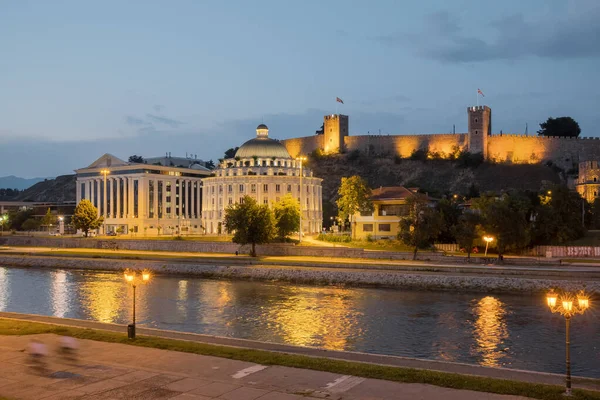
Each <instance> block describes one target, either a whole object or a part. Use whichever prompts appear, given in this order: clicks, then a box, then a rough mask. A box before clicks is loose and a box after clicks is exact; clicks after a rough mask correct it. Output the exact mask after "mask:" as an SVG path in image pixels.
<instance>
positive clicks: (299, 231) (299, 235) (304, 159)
mask: <svg viewBox="0 0 600 400" xmlns="http://www.w3.org/2000/svg"><path fill="white" fill-rule="evenodd" d="M296 161H299V162H300V228H299V229H298V243H301V242H302V193H303V192H304V191H303V190H302V161H306V157H296Z"/></svg>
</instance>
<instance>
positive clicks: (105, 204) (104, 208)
mask: <svg viewBox="0 0 600 400" xmlns="http://www.w3.org/2000/svg"><path fill="white" fill-rule="evenodd" d="M100 173H101V174H102V175H104V188H103V189H104V195H103V196H102V212H103V213H104V214H105V217H104V220H103V221H102V230H103V232H102V233H103V234H104V235H106V217H108V213H107V212H106V206H107V204H108V202H107V200H106V175H108V174H110V171H109V170H108V169H103V170H100Z"/></svg>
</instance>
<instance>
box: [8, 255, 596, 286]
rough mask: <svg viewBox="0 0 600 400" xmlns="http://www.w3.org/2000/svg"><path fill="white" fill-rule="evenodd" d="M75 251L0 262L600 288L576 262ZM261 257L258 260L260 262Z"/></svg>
mask: <svg viewBox="0 0 600 400" xmlns="http://www.w3.org/2000/svg"><path fill="white" fill-rule="evenodd" d="M98 257H99V255H98V254H95V253H92V254H90V255H89V256H88V257H86V256H85V254H82V253H78V254H76V255H74V256H64V255H63V256H49V255H47V253H42V254H41V255H38V256H35V255H25V254H17V253H13V254H10V253H5V252H3V253H0V265H4V266H15V267H45V268H66V269H89V270H103V271H122V270H124V269H126V268H134V269H148V270H150V271H152V272H154V273H155V274H179V275H190V276H198V277H204V278H226V279H243V280H261V281H284V282H292V283H303V284H317V285H355V286H377V287H394V288H405V289H420V290H450V291H471V292H484V293H505V292H509V293H510V292H514V293H523V292H527V293H532V292H533V293H537V292H544V291H547V290H548V289H549V288H551V287H561V288H564V289H566V290H580V289H581V288H586V290H588V291H599V292H600V273H599V271H597V270H596V269H595V268H590V267H580V268H579V269H576V270H572V269H564V268H558V267H545V268H543V267H535V268H533V267H505V268H502V267H477V266H463V267H458V266H455V265H449V266H442V265H435V264H414V265H408V264H394V263H392V262H388V263H387V264H382V265H374V266H373V265H365V264H364V263H357V264H352V263H346V264H344V265H342V266H336V265H332V264H325V266H313V263H312V262H311V261H298V262H297V263H296V265H285V262H284V261H281V260H280V261H273V262H272V263H264V264H260V263H258V264H250V262H249V261H245V260H243V259H237V260H235V261H236V263H235V264H234V263H233V262H232V261H233V260H232V259H231V258H227V257H222V258H205V259H203V258H201V257H198V258H197V259H187V260H186V259H181V258H168V257H167V258H160V259H145V260H138V259H125V258H114V255H111V256H110V258H98ZM259 262H260V261H259Z"/></svg>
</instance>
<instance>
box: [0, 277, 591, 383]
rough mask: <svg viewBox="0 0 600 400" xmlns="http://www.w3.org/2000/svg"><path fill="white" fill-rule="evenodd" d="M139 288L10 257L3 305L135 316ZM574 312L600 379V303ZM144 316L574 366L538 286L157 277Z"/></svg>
mask: <svg viewBox="0 0 600 400" xmlns="http://www.w3.org/2000/svg"><path fill="white" fill-rule="evenodd" d="M131 296H132V291H131V288H130V287H128V286H127V284H126V283H125V282H124V281H123V276H122V275H121V274H118V273H113V272H101V271H89V270H85V271H84V270H61V269H41V268H40V269H38V268H4V267H0V311H11V312H20V313H30V314H41V315H50V316H55V317H67V318H78V319H86V320H94V321H100V322H112V323H120V324H126V323H129V322H130V318H131V304H132V297H131ZM593 306H594V304H593V302H592V310H590V311H589V312H588V313H587V314H586V315H583V316H576V317H574V319H573V320H572V323H571V343H572V344H571V352H572V364H573V373H574V374H576V375H583V376H590V377H595V378H600V340H598V338H599V335H600V321H599V318H598V315H599V314H598V312H597V311H596V310H594V307H593ZM136 312H137V323H138V325H140V326H147V327H152V328H159V329H170V330H176V331H185V332H196V333H204V334H210V335H218V336H228V337H236V338H245V339H253V340H261V341H265V342H274V343H286V344H292V345H300V346H315V347H322V348H326V349H331V350H348V351H360V352H367V353H377V354H388V355H398V356H407V357H416V358H427V359H434V360H445V361H455V362H464V363H471V364H479V365H486V366H500V367H507V368H517V369H527V370H536V371H545V372H557V373H562V372H563V371H564V339H565V331H564V319H563V318H562V317H560V316H558V315H555V314H551V313H550V312H549V311H548V310H547V307H546V306H545V303H544V298H543V297H541V296H537V295H535V296H534V295H485V294H472V293H456V292H438V291H407V290H399V289H381V288H357V287H321V286H309V285H297V284H288V283H273V282H248V281H230V280H212V279H200V278H190V277H181V276H155V277H153V279H152V281H151V282H150V283H149V284H148V285H144V286H140V287H138V290H137V309H136Z"/></svg>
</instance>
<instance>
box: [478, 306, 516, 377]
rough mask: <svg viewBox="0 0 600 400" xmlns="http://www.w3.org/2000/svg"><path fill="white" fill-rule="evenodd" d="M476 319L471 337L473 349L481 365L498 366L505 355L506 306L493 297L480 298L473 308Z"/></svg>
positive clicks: (506, 335) (506, 334)
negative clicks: (473, 340) (472, 337)
mask: <svg viewBox="0 0 600 400" xmlns="http://www.w3.org/2000/svg"><path fill="white" fill-rule="evenodd" d="M473 313H474V315H475V317H476V319H475V322H474V324H473V336H474V339H475V343H476V345H477V347H476V348H475V349H474V350H475V352H476V353H477V354H479V356H480V357H481V362H480V363H481V364H482V365H485V366H489V367H495V366H498V365H499V364H500V363H499V361H500V359H502V358H503V357H504V355H505V353H504V350H505V347H504V346H503V344H504V341H505V340H506V339H507V338H508V328H507V327H506V318H505V317H506V314H507V311H506V305H505V304H504V303H502V302H501V301H500V300H498V299H497V298H495V297H491V296H487V297H484V298H482V299H481V300H479V301H478V302H477V304H476V305H475V306H474V307H473Z"/></svg>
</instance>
